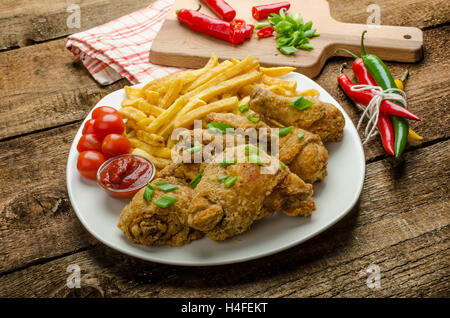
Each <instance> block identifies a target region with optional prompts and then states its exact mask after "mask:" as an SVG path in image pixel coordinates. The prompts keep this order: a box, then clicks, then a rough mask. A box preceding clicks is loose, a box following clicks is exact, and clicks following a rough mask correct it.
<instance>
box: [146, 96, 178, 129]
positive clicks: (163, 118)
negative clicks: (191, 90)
mask: <svg viewBox="0 0 450 318" xmlns="http://www.w3.org/2000/svg"><path fill="white" fill-rule="evenodd" d="M185 96H186V95H184V96H180V97H178V98H177V100H176V101H175V102H174V103H173V104H172V105H171V106H170V107H169V108H167V109H166V110H165V111H164V113H162V114H161V115H159V116H158V117H157V118H156V119H155V120H154V121H153V122H152V123H151V124H150V125H149V126H148V127H147V129H146V130H147V131H148V132H150V133H155V132H156V131H157V130H158V129H159V128H160V127H161V126H163V125H164V123H168V122H170V121H171V120H172V119H173V118H174V117H175V116H176V114H177V113H178V112H179V111H180V110H181V109H182V108H183V106H184V105H186V97H185Z"/></svg>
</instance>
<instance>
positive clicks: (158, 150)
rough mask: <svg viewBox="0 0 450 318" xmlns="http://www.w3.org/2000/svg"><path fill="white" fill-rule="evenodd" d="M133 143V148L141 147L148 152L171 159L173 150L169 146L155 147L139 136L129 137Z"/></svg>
mask: <svg viewBox="0 0 450 318" xmlns="http://www.w3.org/2000/svg"><path fill="white" fill-rule="evenodd" d="M128 140H129V141H130V143H131V146H132V147H133V148H141V149H142V150H144V151H146V152H148V153H149V154H151V155H153V156H156V157H161V158H165V159H170V158H171V150H170V149H169V148H166V147H154V146H151V145H149V144H147V143H145V142H143V141H141V140H139V139H137V138H129V139H128Z"/></svg>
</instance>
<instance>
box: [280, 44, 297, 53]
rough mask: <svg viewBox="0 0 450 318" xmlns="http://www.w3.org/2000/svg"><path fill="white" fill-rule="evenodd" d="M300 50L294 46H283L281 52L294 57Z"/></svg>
mask: <svg viewBox="0 0 450 318" xmlns="http://www.w3.org/2000/svg"><path fill="white" fill-rule="evenodd" d="M297 51H298V50H297V49H296V48H295V47H293V46H283V47H281V48H280V52H281V53H283V54H285V55H292V54H294V53H295V52H297Z"/></svg>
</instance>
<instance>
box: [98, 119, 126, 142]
mask: <svg viewBox="0 0 450 318" xmlns="http://www.w3.org/2000/svg"><path fill="white" fill-rule="evenodd" d="M94 130H95V134H96V135H97V136H98V137H99V138H103V137H105V136H106V135H109V134H119V135H120V134H122V133H123V130H124V124H123V120H122V118H120V116H119V115H118V114H108V113H106V114H100V115H98V117H97V118H96V119H95V123H94Z"/></svg>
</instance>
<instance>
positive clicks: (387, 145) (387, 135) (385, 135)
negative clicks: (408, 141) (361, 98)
mask: <svg viewBox="0 0 450 318" xmlns="http://www.w3.org/2000/svg"><path fill="white" fill-rule="evenodd" d="M377 126H378V132H379V133H380V137H381V143H382V144H383V148H384V150H386V152H387V153H388V154H390V155H391V156H394V155H395V150H394V128H393V127H392V122H391V119H390V118H389V115H387V114H385V113H383V112H379V113H378V125H377Z"/></svg>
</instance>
